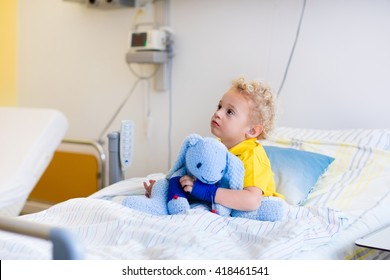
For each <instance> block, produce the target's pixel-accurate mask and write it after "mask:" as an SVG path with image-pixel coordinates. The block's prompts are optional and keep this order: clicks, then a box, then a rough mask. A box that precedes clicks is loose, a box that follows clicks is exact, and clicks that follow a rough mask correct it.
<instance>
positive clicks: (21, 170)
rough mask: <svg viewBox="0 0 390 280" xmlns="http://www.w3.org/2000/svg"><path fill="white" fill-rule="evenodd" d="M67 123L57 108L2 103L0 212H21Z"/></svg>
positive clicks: (13, 213) (0, 127) (14, 213)
mask: <svg viewBox="0 0 390 280" xmlns="http://www.w3.org/2000/svg"><path fill="white" fill-rule="evenodd" d="M67 127H68V123H67V120H66V117H65V116H64V115H63V114H62V113H61V112H59V111H57V110H54V109H38V108H20V107H0V157H1V158H0V214H1V215H6V216H16V215H18V214H19V213H20V211H21V210H22V208H23V205H24V203H25V202H26V199H27V197H28V195H29V194H30V192H31V191H32V189H33V188H34V186H35V184H36V183H37V181H38V180H39V178H40V177H41V175H42V174H43V172H44V171H45V169H46V167H47V165H48V164H49V163H50V160H51V158H52V156H53V153H54V151H55V149H56V148H57V146H58V145H59V144H60V142H61V140H62V138H63V136H64V134H65V132H66V130H67Z"/></svg>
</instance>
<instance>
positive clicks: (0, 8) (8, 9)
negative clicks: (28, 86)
mask: <svg viewBox="0 0 390 280" xmlns="http://www.w3.org/2000/svg"><path fill="white" fill-rule="evenodd" d="M16 15H17V1H16V0H1V1H0V106H15V105H16V22H17V21H16Z"/></svg>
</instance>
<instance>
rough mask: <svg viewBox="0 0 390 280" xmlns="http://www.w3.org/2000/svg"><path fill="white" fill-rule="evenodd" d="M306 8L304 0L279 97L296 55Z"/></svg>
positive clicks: (304, 0)
mask: <svg viewBox="0 0 390 280" xmlns="http://www.w3.org/2000/svg"><path fill="white" fill-rule="evenodd" d="M305 9H306V0H303V5H302V11H301V16H300V19H299V23H298V28H297V33H296V34H295V41H294V44H293V46H292V49H291V52H290V57H289V58H288V62H287V66H286V69H285V71H284V75H283V79H282V82H281V84H280V87H279V90H278V92H277V96H278V97H279V95H280V93H281V92H282V89H283V86H284V82H285V81H286V78H287V74H288V70H289V69H290V64H291V60H292V58H293V56H294V52H295V46H296V45H297V42H298V38H299V33H300V31H301V25H302V20H303V15H304V13H305Z"/></svg>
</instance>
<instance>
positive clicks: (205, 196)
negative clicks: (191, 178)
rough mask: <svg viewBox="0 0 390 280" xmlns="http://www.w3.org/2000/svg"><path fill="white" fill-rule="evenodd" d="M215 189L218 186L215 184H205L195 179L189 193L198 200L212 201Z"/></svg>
mask: <svg viewBox="0 0 390 280" xmlns="http://www.w3.org/2000/svg"><path fill="white" fill-rule="evenodd" d="M217 189H218V187H217V186H216V185H215V184H206V183H203V182H202V181H199V180H196V181H195V182H194V186H193V187H192V191H191V195H192V196H193V197H195V198H197V199H199V200H203V201H207V202H211V203H214V200H215V199H214V198H215V193H216V192H217Z"/></svg>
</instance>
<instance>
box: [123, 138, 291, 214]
mask: <svg viewBox="0 0 390 280" xmlns="http://www.w3.org/2000/svg"><path fill="white" fill-rule="evenodd" d="M244 172H245V170H244V167H243V164H242V162H241V160H240V159H239V158H237V157H236V156H234V155H233V154H232V153H230V152H229V151H228V150H227V148H226V147H225V146H224V145H223V144H222V143H221V142H220V141H218V140H217V139H215V138H211V137H201V136H199V135H197V134H191V135H189V136H187V137H186V138H185V141H184V143H183V144H182V146H181V148H180V151H179V154H178V156H177V160H176V162H175V164H174V165H173V167H172V168H171V169H170V171H169V172H168V173H167V175H166V178H165V179H162V180H158V181H157V182H156V183H155V184H154V186H153V188H152V193H151V198H147V197H144V196H129V197H127V198H126V199H125V200H124V201H123V205H125V206H127V207H130V208H133V209H136V210H140V211H144V212H147V213H150V214H154V215H168V214H171V215H172V214H183V213H185V212H187V211H188V210H189V209H190V201H189V199H191V195H189V194H187V193H186V192H184V191H183V189H182V188H181V186H175V185H172V184H171V183H170V180H171V179H172V178H179V177H182V176H184V175H189V176H193V177H195V178H196V180H200V181H202V182H203V183H205V184H215V185H216V186H217V187H221V188H230V189H242V188H243V187H242V186H243V180H244ZM284 206H285V202H284V201H283V200H282V199H280V198H274V197H269V198H267V197H264V198H263V200H262V204H261V206H260V207H259V209H257V210H255V211H239V210H232V209H230V208H227V207H225V206H222V205H220V204H216V203H212V205H211V208H212V210H213V212H215V213H217V214H219V215H221V216H230V215H231V216H233V217H243V218H250V219H256V220H262V221H276V220H280V219H281V218H282V217H283V216H284V208H285V207H284Z"/></svg>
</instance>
